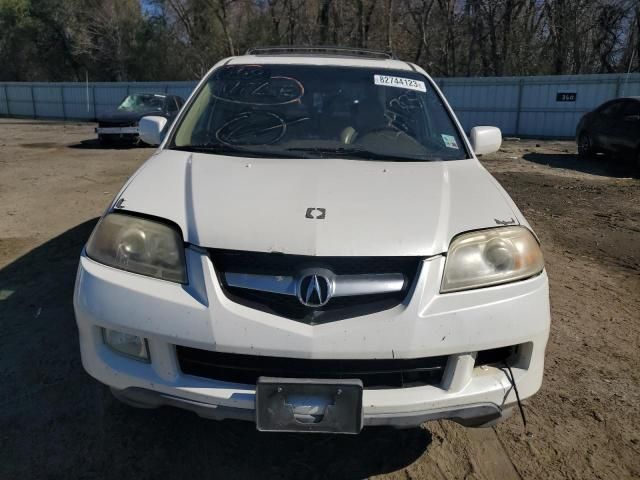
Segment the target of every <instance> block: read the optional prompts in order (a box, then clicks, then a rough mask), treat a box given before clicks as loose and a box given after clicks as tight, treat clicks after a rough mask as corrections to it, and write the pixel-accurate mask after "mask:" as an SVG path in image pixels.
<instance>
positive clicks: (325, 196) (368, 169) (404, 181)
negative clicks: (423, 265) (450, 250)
mask: <svg viewBox="0 0 640 480" xmlns="http://www.w3.org/2000/svg"><path fill="white" fill-rule="evenodd" d="M114 205H117V206H118V207H120V208H122V209H123V210H124V211H127V210H128V211H133V212H139V213H144V214H148V215H153V216H157V217H161V218H165V219H168V220H171V221H173V222H175V223H176V224H177V225H178V226H179V227H180V228H181V230H182V234H183V236H184V240H185V241H186V242H188V243H191V244H194V245H199V246H201V247H207V248H222V249H232V250H248V251H259V252H282V253H288V254H298V255H314V256H352V255H353V256H356V255H357V256H408V255H420V256H428V255H435V254H438V253H441V252H444V251H446V250H447V247H448V245H449V242H450V240H451V238H452V237H453V236H455V235H456V234H458V233H461V232H464V231H469V230H475V229H480V228H486V227H494V226H496V225H498V224H500V222H507V223H513V224H515V223H519V212H518V211H517V209H516V208H515V206H514V205H513V203H512V202H511V201H510V199H509V197H508V196H507V194H506V193H505V192H504V190H502V188H501V187H500V186H499V184H498V183H497V182H496V181H495V180H494V179H493V177H491V175H489V173H488V172H487V171H486V170H485V169H484V168H483V167H482V166H481V165H480V163H479V162H478V161H477V160H475V159H474V160H456V161H447V162H380V161H362V160H346V159H304V160H294V159H270V158H268V159H267V158H251V159H247V158H242V157H231V156H219V155H208V154H200V153H187V152H180V151H172V150H163V151H160V152H158V153H157V154H155V155H154V156H153V157H152V158H151V159H149V161H147V162H146V163H145V164H144V165H143V166H142V167H141V168H140V169H139V170H138V172H136V174H135V175H134V176H133V177H132V178H131V179H130V181H129V182H128V184H127V185H125V187H124V188H123V190H122V191H121V193H120V195H119V197H118V198H116V200H115V201H114ZM314 209H315V210H314ZM320 209H323V210H324V212H325V213H324V215H322V210H320ZM308 217H315V218H308ZM318 217H324V218H318Z"/></svg>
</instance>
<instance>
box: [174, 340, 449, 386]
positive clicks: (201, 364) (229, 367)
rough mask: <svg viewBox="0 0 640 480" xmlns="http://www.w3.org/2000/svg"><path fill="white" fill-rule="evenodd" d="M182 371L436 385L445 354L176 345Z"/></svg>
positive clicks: (240, 379)
mask: <svg viewBox="0 0 640 480" xmlns="http://www.w3.org/2000/svg"><path fill="white" fill-rule="evenodd" d="M176 352H177V356H178V362H179V364H180V369H181V370H182V372H183V373H185V374H188V375H195V376H198V377H205V378H210V379H214V380H220V381H225V382H233V383H242V384H247V385H255V384H256V382H257V380H258V377H260V376H265V377H283V378H319V379H327V378H329V379H341V378H348V379H360V380H362V383H363V384H364V386H365V388H371V389H373V388H406V387H416V386H421V385H439V384H440V382H441V380H442V374H443V372H444V368H445V365H446V363H447V357H446V356H440V357H426V358H416V359H391V360H381V359H376V360H325V359H299V358H286V357H266V356H257V355H239V354H234V353H221V352H212V351H209V350H200V349H197V348H190V347H183V346H176Z"/></svg>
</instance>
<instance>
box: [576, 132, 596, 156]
mask: <svg viewBox="0 0 640 480" xmlns="http://www.w3.org/2000/svg"><path fill="white" fill-rule="evenodd" d="M578 155H579V156H580V157H582V158H589V157H592V156H593V141H592V140H591V135H589V134H588V133H587V132H580V135H579V136H578Z"/></svg>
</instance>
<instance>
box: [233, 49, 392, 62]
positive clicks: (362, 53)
mask: <svg viewBox="0 0 640 480" xmlns="http://www.w3.org/2000/svg"><path fill="white" fill-rule="evenodd" d="M245 55H325V56H339V57H364V58H377V59H379V60H387V59H395V58H396V57H395V55H394V54H393V53H392V52H383V51H381V50H369V49H367V48H351V47H332V46H308V47H297V46H279V47H254V48H250V49H248V50H247V52H246V53H245Z"/></svg>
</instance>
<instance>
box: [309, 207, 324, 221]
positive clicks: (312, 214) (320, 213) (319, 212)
mask: <svg viewBox="0 0 640 480" xmlns="http://www.w3.org/2000/svg"><path fill="white" fill-rule="evenodd" d="M326 216H327V209H326V208H320V207H309V208H307V213H305V215H304V218H311V219H313V220H324V219H325V217H326Z"/></svg>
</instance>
